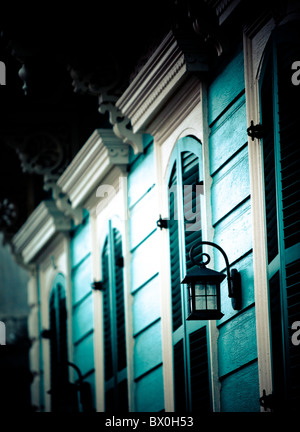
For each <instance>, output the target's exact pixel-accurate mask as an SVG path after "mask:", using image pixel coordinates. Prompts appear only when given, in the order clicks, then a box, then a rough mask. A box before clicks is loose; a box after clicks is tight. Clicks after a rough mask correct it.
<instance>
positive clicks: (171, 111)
mask: <svg viewBox="0 0 300 432" xmlns="http://www.w3.org/2000/svg"><path fill="white" fill-rule="evenodd" d="M201 88H202V87H201V82H200V81H199V79H198V78H197V77H196V76H191V77H190V78H189V79H188V80H187V81H186V82H185V83H184V84H183V86H182V87H181V88H180V89H178V91H177V92H176V93H175V94H174V96H173V97H172V99H171V100H169V102H168V104H167V106H165V107H164V108H163V109H162V110H161V111H160V112H159V114H158V115H157V116H156V117H155V119H154V120H153V122H152V123H151V124H150V125H149V128H148V131H149V133H150V134H151V135H152V136H153V137H154V139H155V142H156V143H157V144H160V145H161V144H162V143H163V142H164V141H165V140H166V139H167V138H168V137H169V136H170V135H171V134H172V132H174V131H175V130H176V129H177V128H178V126H180V125H181V124H182V122H183V121H184V120H185V119H186V117H187V116H188V115H189V114H190V113H191V112H192V111H193V110H194V108H196V107H197V105H199V104H200V102H201V97H202V96H201Z"/></svg>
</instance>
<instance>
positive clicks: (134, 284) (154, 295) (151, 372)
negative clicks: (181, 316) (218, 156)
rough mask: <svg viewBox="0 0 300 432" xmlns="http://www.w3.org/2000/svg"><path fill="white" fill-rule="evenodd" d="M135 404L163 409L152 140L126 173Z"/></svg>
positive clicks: (148, 408) (149, 408)
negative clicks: (127, 175)
mask: <svg viewBox="0 0 300 432" xmlns="http://www.w3.org/2000/svg"><path fill="white" fill-rule="evenodd" d="M128 205H129V212H130V219H129V229H130V251H131V293H132V296H133V306H132V314H133V336H134V353H133V362H134V380H135V410H136V411H138V412H143V411H161V410H163V409H164V390H163V374H162V341H161V320H160V295H159V285H158V278H157V275H158V261H157V256H158V254H157V250H158V248H157V237H156V220H157V219H158V213H157V206H156V186H155V162H154V149H153V144H152V142H151V141H149V139H147V141H146V142H145V152H144V154H143V155H140V156H139V157H138V158H136V157H135V159H134V160H132V163H131V166H130V172H129V177H128Z"/></svg>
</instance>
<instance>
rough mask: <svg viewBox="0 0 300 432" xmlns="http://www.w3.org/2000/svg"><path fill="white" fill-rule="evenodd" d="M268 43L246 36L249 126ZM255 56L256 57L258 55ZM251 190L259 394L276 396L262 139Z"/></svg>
mask: <svg viewBox="0 0 300 432" xmlns="http://www.w3.org/2000/svg"><path fill="white" fill-rule="evenodd" d="M264 38H265V39H264V44H260V53H257V52H255V53H254V51H253V44H255V42H256V44H255V45H256V46H259V44H258V42H257V41H253V40H251V39H249V38H248V37H247V36H246V35H244V40H243V44H244V62H245V86H246V109H247V124H248V125H249V124H250V122H251V120H253V121H254V123H255V124H256V123H259V122H260V109H259V95H258V80H257V78H256V76H257V75H258V66H257V65H258V63H257V62H255V63H254V62H253V59H255V57H256V59H257V57H258V56H259V54H260V56H262V55H263V48H264V46H265V43H266V42H267V38H266V35H264ZM254 54H255V55H254ZM248 154H249V170H250V191H251V208H252V212H251V214H252V226H253V230H252V233H253V273H254V287H255V290H254V295H255V316H256V337H257V355H258V374H259V393H260V396H262V393H263V390H265V391H266V394H270V393H272V387H273V385H272V365H271V342H270V328H269V326H270V317H269V301H268V282H267V266H266V263H267V258H266V245H265V239H266V232H265V211H264V198H263V196H264V195H263V178H262V173H263V166H262V154H261V143H260V140H258V139H255V140H254V141H252V140H250V138H249V140H248Z"/></svg>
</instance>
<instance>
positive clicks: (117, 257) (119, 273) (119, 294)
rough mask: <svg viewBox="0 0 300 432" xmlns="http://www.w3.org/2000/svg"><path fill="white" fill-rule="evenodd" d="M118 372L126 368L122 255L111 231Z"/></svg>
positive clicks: (119, 242) (116, 233) (116, 234)
mask: <svg viewBox="0 0 300 432" xmlns="http://www.w3.org/2000/svg"><path fill="white" fill-rule="evenodd" d="M113 239H114V271H115V285H116V292H115V299H116V324H117V325H116V327H117V352H118V371H121V370H122V369H124V368H125V367H126V341H125V310H124V284H123V253H122V240H121V234H120V232H119V231H118V230H117V229H115V228H114V229H113Z"/></svg>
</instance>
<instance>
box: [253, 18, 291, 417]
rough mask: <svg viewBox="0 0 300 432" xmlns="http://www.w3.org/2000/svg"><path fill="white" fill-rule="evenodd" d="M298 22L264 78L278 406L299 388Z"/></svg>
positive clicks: (269, 59) (276, 41)
mask: <svg viewBox="0 0 300 432" xmlns="http://www.w3.org/2000/svg"><path fill="white" fill-rule="evenodd" d="M297 27H299V23H298V24H297V25H295V26H293V25H290V27H289V29H285V30H282V32H277V33H276V34H274V35H273V36H272V38H271V41H270V42H269V47H268V50H267V55H266V58H265V61H264V67H263V70H262V75H261V79H260V104H261V123H262V125H263V139H262V155H263V163H264V173H263V174H264V191H265V224H266V233H267V239H266V246H267V269H268V285H269V310H270V330H271V352H272V369H273V370H272V372H273V396H274V397H273V408H274V409H276V406H277V407H280V409H283V407H284V406H285V407H286V408H288V407H290V408H291V407H292V406H293V407H294V408H295V407H296V404H297V403H298V404H299V393H300V366H299V365H300V351H299V348H297V347H295V346H293V344H292V342H291V336H292V330H291V326H292V324H293V322H295V321H299V320H300V314H299V311H300V308H299V305H300V206H299V204H300V175H299V174H300V146H299V138H298V124H299V119H300V104H299V100H300V86H299V85H298V86H295V85H294V84H293V82H292V74H293V71H292V68H291V67H292V64H293V63H294V62H295V61H296V60H299V59H300V44H299V30H298V28H297ZM297 35H298V36H297ZM296 401H297V402H296Z"/></svg>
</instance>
